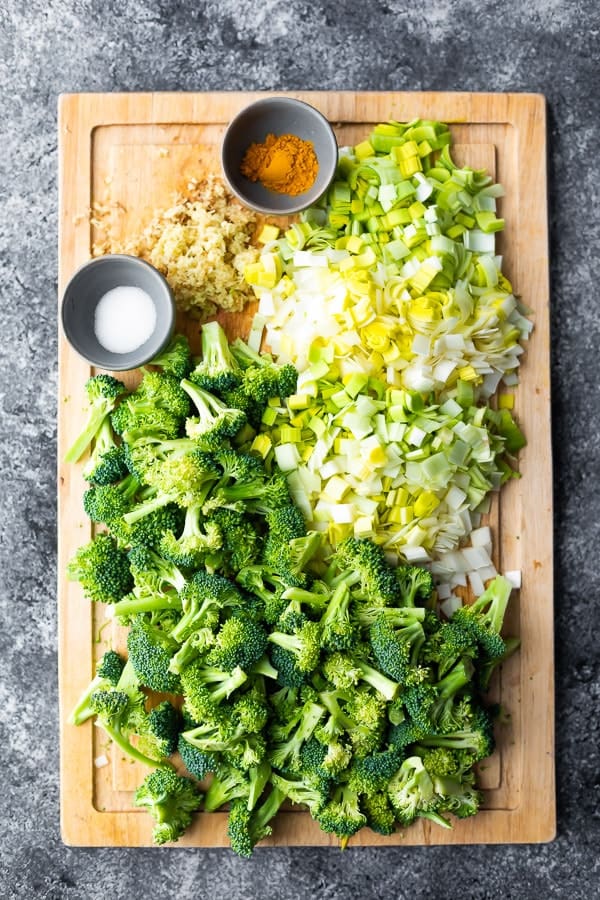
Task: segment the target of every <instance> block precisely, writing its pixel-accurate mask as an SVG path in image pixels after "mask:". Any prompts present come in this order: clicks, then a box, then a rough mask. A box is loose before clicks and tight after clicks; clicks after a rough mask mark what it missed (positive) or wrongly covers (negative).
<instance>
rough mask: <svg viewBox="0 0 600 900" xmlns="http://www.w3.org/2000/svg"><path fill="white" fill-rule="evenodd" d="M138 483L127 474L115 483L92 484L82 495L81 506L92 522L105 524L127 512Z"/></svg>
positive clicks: (132, 501) (138, 486) (132, 476)
mask: <svg viewBox="0 0 600 900" xmlns="http://www.w3.org/2000/svg"><path fill="white" fill-rule="evenodd" d="M139 488H140V484H139V482H138V480H137V478H136V477H135V476H134V475H127V476H126V477H125V478H124V479H123V480H122V481H119V482H117V483H115V484H94V485H92V487H90V488H89V489H88V490H87V491H86V492H85V493H84V495H83V508H84V510H85V513H86V515H87V516H88V517H89V518H90V519H91V520H92V522H103V523H104V524H106V525H109V526H110V524H111V522H113V521H116V520H119V519H120V518H121V517H122V516H124V515H125V513H127V512H129V510H130V509H131V507H132V504H133V503H134V499H135V495H136V494H137V492H138V490H139Z"/></svg>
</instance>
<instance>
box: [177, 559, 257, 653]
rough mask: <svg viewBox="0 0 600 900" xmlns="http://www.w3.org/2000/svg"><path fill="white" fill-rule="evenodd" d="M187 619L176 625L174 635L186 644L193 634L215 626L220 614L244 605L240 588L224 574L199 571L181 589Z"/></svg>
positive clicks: (184, 615) (184, 613)
mask: <svg viewBox="0 0 600 900" xmlns="http://www.w3.org/2000/svg"><path fill="white" fill-rule="evenodd" d="M181 600H182V603H183V616H182V617H181V620H180V621H179V622H178V623H177V625H175V627H174V628H173V630H172V632H171V636H172V637H173V638H174V639H175V640H177V641H179V642H183V641H184V640H185V639H186V638H187V637H189V635H190V634H191V633H192V632H193V631H196V630H198V629H199V628H202V627H204V626H209V627H213V628H214V627H215V626H216V625H217V622H218V621H219V615H220V613H221V612H222V611H223V610H224V609H226V608H230V607H240V606H241V605H242V603H243V598H242V595H241V594H240V592H239V590H238V588H237V587H236V586H235V584H233V583H232V582H231V581H229V579H227V578H223V576H222V575H211V574H209V573H208V572H202V571H200V572H196V573H195V574H194V575H193V576H192V577H191V578H190V580H189V581H188V583H187V584H186V585H185V586H184V587H183V589H182V590H181Z"/></svg>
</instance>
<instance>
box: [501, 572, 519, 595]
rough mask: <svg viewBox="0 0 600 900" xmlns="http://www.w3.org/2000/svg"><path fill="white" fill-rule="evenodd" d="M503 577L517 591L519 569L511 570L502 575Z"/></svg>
mask: <svg viewBox="0 0 600 900" xmlns="http://www.w3.org/2000/svg"><path fill="white" fill-rule="evenodd" d="M504 577H505V578H506V580H507V581H510V583H511V584H512V586H513V587H514V588H515V589H516V590H519V588H520V587H521V570H520V569H511V570H510V571H509V572H505V573H504Z"/></svg>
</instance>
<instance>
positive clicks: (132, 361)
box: [60, 253, 177, 372]
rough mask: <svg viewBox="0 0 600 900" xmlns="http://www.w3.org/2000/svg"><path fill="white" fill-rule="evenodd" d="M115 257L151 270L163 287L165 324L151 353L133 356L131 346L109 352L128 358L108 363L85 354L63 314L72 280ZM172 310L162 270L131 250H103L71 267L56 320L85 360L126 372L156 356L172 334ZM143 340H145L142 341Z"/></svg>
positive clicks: (101, 366)
mask: <svg viewBox="0 0 600 900" xmlns="http://www.w3.org/2000/svg"><path fill="white" fill-rule="evenodd" d="M115 261H121V262H125V263H128V264H131V265H132V266H137V267H139V268H143V269H144V268H145V269H146V270H147V271H149V272H150V273H151V274H152V277H154V278H155V279H156V281H157V283H158V284H159V285H160V287H161V289H162V291H163V294H164V297H165V299H166V300H167V301H168V302H167V303H166V304H165V309H166V310H167V322H168V328H167V329H166V331H165V337H164V339H163V340H162V341H161V342H160V345H159V346H158V347H157V349H155V350H153V352H152V354H151V356H148V355H147V354H144V355H140V356H139V357H134V356H133V354H135V352H136V351H135V350H131V351H129V353H113V354H112V355H113V356H114V357H122V358H125V357H130V358H129V359H128V362H127V364H126V365H117V364H116V359H115V360H111V362H110V363H108V361H107V360H106V359H100V358H99V357H93V356H89V355H88V354H87V353H84V352H83V350H82V349H81V345H80V343H79V341H78V340H77V336H76V334H75V332H74V331H73V329H72V328H71V327H70V324H69V322H70V320H69V316H68V315H67V296H68V294H69V290H70V288H71V287H72V285H73V283H74V282H75V281H76V280H77V278H79V277H80V276H81V274H82V273H83V272H87V271H88V270H89V269H93V268H97V267H98V266H100V265H102V264H105V265H106V264H109V265H110V264H111V263H113V262H115ZM152 299H155V298H154V297H153V298H152ZM176 314H177V309H176V304H175V297H174V295H173V290H172V288H171V286H170V284H169V282H168V281H167V279H166V278H165V276H164V275H163V274H162V272H159V270H158V269H157V268H156V266H153V265H152V263H149V262H148V261H147V260H145V259H142V258H141V257H139V256H133V255H132V254H129V253H104V254H103V255H102V256H94V257H92V258H91V259H88V260H86V262H83V263H81V265H79V266H78V267H77V268H76V269H75V271H74V272H73V274H72V275H71V276H70V278H69V280H68V281H67V283H66V285H65V288H64V290H63V292H62V297H61V301H60V320H61V325H62V330H63V335H64V337H65V338H66V340H67V342H68V344H69V345H70V346H71V347H72V348H73V350H74V351H75V352H76V353H77V354H78V355H79V356H80V357H81V358H82V359H83V360H85V361H86V362H88V363H90V364H91V365H93V366H97V367H98V368H102V369H108V370H110V371H113V372H127V371H130V370H132V369H137V368H139V366H143V365H144V364H145V363H147V362H149V361H150V360H151V359H152V358H153V357H155V356H157V355H158V354H159V353H160V352H161V351H162V350H163V349H164V347H165V346H166V345H167V344H168V342H169V341H170V340H171V337H172V334H173V329H174V327H175V320H176ZM154 333H156V332H154ZM151 337H152V335H151ZM148 340H150V338H148ZM144 343H146V342H144ZM141 346H144V345H143V344H142V345H141ZM138 349H139V348H138ZM106 352H107V353H109V352H110V351H108V350H107V351H106Z"/></svg>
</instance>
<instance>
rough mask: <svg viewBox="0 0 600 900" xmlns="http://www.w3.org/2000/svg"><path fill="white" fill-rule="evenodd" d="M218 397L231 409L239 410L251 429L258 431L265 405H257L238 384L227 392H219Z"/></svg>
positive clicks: (256, 401)
mask: <svg viewBox="0 0 600 900" xmlns="http://www.w3.org/2000/svg"><path fill="white" fill-rule="evenodd" d="M219 397H220V398H221V400H223V402H224V403H226V404H227V406H229V407H230V408H231V409H239V410H241V412H243V413H244V415H245V416H246V420H247V422H248V425H250V427H251V428H253V429H254V430H255V431H259V430H260V427H261V424H262V417H263V414H264V411H265V404H264V403H259V402H258V400H256V399H255V398H254V397H249V396H248V394H247V393H246V392H245V391H244V387H243V385H241V384H240V385H238V386H237V387H234V388H230V389H229V390H227V391H219Z"/></svg>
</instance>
